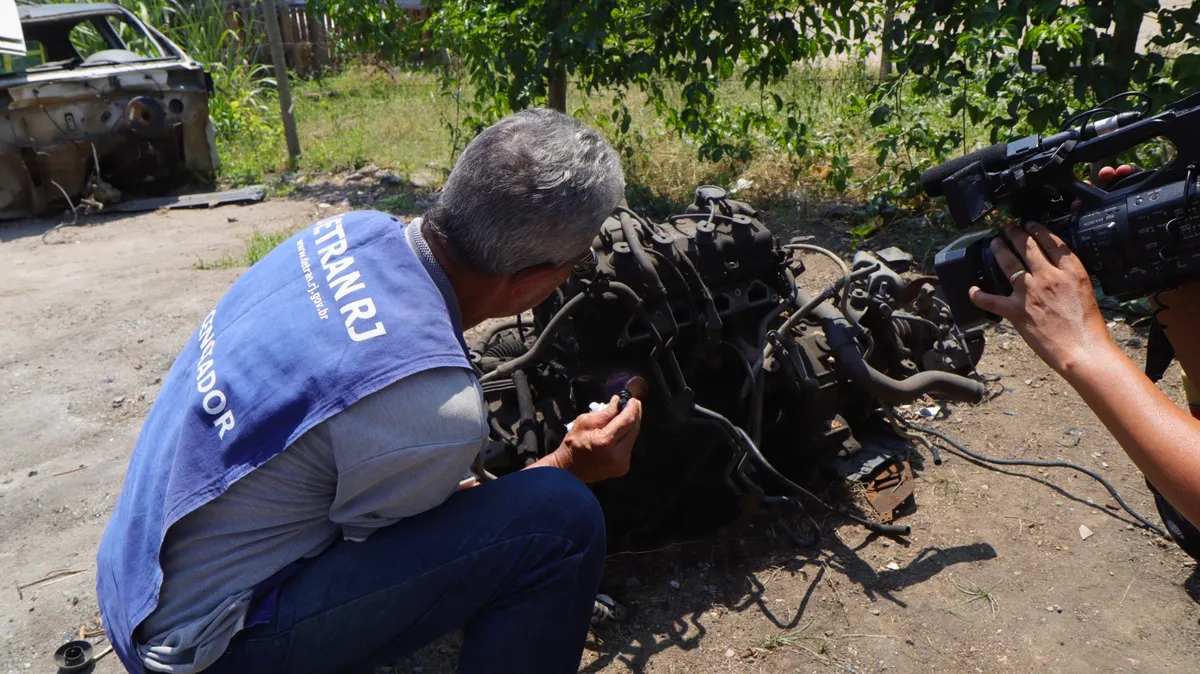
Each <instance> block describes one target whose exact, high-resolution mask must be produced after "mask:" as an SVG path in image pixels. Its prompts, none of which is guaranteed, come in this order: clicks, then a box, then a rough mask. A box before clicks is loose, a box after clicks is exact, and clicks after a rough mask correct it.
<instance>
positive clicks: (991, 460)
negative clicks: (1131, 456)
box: [899, 418, 1171, 540]
mask: <svg viewBox="0 0 1200 674" xmlns="http://www.w3.org/2000/svg"><path fill="white" fill-rule="evenodd" d="M899 423H901V424H902V425H904V426H906V427H907V428H909V429H911V430H914V431H917V432H918V433H924V434H926V435H931V436H933V437H935V438H937V439H939V440H941V441H942V442H944V443H946V445H947V446H946V447H943V448H942V449H945V450H946V451H949V452H951V453H953V454H957V455H958V456H959V457H961V458H963V459H966V460H968V461H973V462H975V463H979V464H994V465H997V466H1032V467H1036V468H1069V469H1071V470H1074V471H1077V472H1080V473H1083V474H1084V475H1087V476H1088V477H1090V478H1092V479H1093V480H1095V481H1097V482H1099V483H1100V484H1101V486H1103V487H1104V488H1105V489H1106V490H1108V493H1109V494H1111V495H1112V497H1113V499H1114V500H1115V501H1116V502H1117V505H1119V506H1121V509H1122V510H1124V511H1125V512H1126V513H1128V514H1129V515H1130V517H1133V518H1134V519H1135V520H1137V521H1138V522H1139V523H1140V524H1141V525H1142V526H1143V527H1145V528H1146V529H1149V530H1150V531H1153V532H1154V533H1156V534H1158V535H1159V536H1162V537H1163V538H1166V539H1168V540H1169V539H1170V538H1171V535H1170V534H1168V533H1167V532H1166V530H1165V529H1163V528H1162V527H1160V526H1158V525H1157V524H1154V523H1153V522H1151V521H1150V520H1148V519H1146V518H1145V517H1143V516H1142V515H1141V514H1139V513H1138V512H1137V511H1136V510H1134V509H1133V508H1132V507H1131V506H1130V505H1129V504H1128V503H1126V502H1125V499H1124V498H1121V493H1120V492H1118V491H1117V489H1116V487H1114V486H1112V483H1110V482H1109V481H1108V480H1106V479H1104V476H1102V475H1100V474H1099V473H1097V472H1096V471H1094V470H1091V469H1090V468H1085V467H1083V466H1080V465H1078V464H1074V463H1071V462H1069V461H1042V460H1037V459H997V458H995V457H990V456H984V455H983V454H979V453H977V452H973V451H971V450H969V449H967V448H966V447H965V446H963V444H962V443H960V442H958V441H956V440H954V439H952V438H950V437H949V436H947V435H946V434H945V433H942V432H941V431H938V430H936V429H933V428H927V427H925V426H918V425H916V424H914V423H912V422H910V421H908V420H907V419H903V418H899ZM925 444H926V447H931V446H933V444H932V443H928V442H926V443H925ZM935 463H939V462H937V461H935Z"/></svg>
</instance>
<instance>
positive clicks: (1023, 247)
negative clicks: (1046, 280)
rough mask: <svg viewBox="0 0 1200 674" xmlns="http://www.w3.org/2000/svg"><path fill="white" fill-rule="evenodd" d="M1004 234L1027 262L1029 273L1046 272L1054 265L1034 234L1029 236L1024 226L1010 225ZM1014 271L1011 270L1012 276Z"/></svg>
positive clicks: (1026, 266)
mask: <svg viewBox="0 0 1200 674" xmlns="http://www.w3.org/2000/svg"><path fill="white" fill-rule="evenodd" d="M1004 236H1005V237H1007V238H1008V241H1009V243H1011V244H1012V247H1013V250H1015V251H1017V255H1019V256H1020V257H1021V261H1022V262H1024V263H1025V268H1026V269H1028V270H1029V273H1031V274H1036V273H1038V272H1039V271H1042V272H1044V271H1046V270H1047V269H1049V268H1050V267H1052V266H1053V265H1052V264H1051V263H1050V261H1049V260H1047V259H1046V253H1045V252H1043V251H1042V247H1041V246H1039V245H1038V242H1037V241H1036V240H1034V238H1033V237H1032V236H1029V232H1026V231H1025V228H1024V227H1019V226H1013V227H1008V228H1006V229H1005V230H1004ZM1014 272H1015V270H1014ZM1012 273H1013V272H1010V273H1009V275H1010V276H1011V275H1012Z"/></svg>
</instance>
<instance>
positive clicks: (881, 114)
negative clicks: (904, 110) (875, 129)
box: [871, 105, 892, 126]
mask: <svg viewBox="0 0 1200 674" xmlns="http://www.w3.org/2000/svg"><path fill="white" fill-rule="evenodd" d="M891 120H892V106H890V105H880V106H879V107H877V108H875V110H874V111H873V112H871V126H883V125H884V124H887V123H888V122H890V121H891Z"/></svg>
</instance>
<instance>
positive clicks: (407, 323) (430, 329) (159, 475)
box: [96, 212, 470, 673]
mask: <svg viewBox="0 0 1200 674" xmlns="http://www.w3.org/2000/svg"><path fill="white" fill-rule="evenodd" d="M457 328H458V326H457V325H456V319H454V318H452V312H451V310H450V308H449V307H447V304H446V300H445V298H444V296H443V295H442V293H441V292H440V291H439V290H438V286H437V285H436V283H435V282H434V280H433V279H432V278H431V277H430V275H429V272H427V271H426V269H425V267H424V266H423V265H422V263H421V260H420V258H418V257H417V255H416V254H415V253H414V252H413V250H412V249H411V248H410V246H409V245H408V242H407V241H406V239H405V233H404V225H403V223H401V222H400V221H399V220H397V219H396V218H393V217H391V216H389V215H386V214H384V213H378V212H355V213H347V214H345V215H341V216H336V217H332V218H329V219H326V220H322V221H321V222H319V223H317V224H316V225H314V226H312V227H309V228H306V229H304V230H302V231H300V232H298V233H297V234H296V235H295V236H293V237H292V238H290V239H288V240H287V241H286V242H285V243H283V244H281V245H280V246H279V247H277V248H276V249H275V250H273V251H271V253H269V254H268V255H267V256H266V257H264V258H263V259H262V260H260V261H259V262H258V263H257V264H255V265H254V266H253V267H251V268H250V269H249V270H248V271H246V273H245V274H243V275H242V276H241V278H239V279H238V280H237V282H235V283H234V284H233V286H232V287H231V288H230V289H229V291H228V292H227V293H226V294H225V296H224V297H222V298H221V300H220V301H219V302H218V303H217V306H216V308H215V309H214V310H213V311H212V312H211V313H209V314H208V316H207V317H206V318H205V319H204V322H203V323H201V325H200V328H199V329H198V330H197V331H196V333H195V334H194V335H193V336H192V338H191V339H190V340H189V341H188V343H187V346H186V347H184V349H183V352H182V353H181V354H180V355H179V358H178V359H176V361H175V364H174V365H173V366H172V367H171V371H170V373H169V374H168V375H167V377H166V380H165V381H164V382H163V386H162V390H161V391H160V393H159V394H158V398H157V399H156V400H155V402H154V406H153V407H152V408H151V410H150V414H149V415H148V416H147V417H146V421H145V424H144V425H143V426H142V430H141V433H140V434H139V436H138V439H137V443H136V444H135V446H134V449H133V455H132V457H131V459H130V462H129V472H128V473H127V474H126V476H125V486H124V488H123V489H122V491H121V496H120V498H119V499H118V501H117V505H116V509H115V510H114V511H113V516H112V519H111V520H110V521H109V524H108V528H107V529H106V530H105V532H104V539H103V540H102V541H101V543H100V551H99V554H98V559H97V562H98V564H97V580H96V582H97V594H98V595H99V599H100V609H101V615H102V618H103V622H104V628H105V630H106V633H107V634H108V639H109V641H110V642H111V643H112V645H113V648H114V649H115V650H116V652H117V654H118V655H119V656H120V658H121V661H122V662H123V663H124V664H125V667H126V668H128V669H129V671H131V672H139V673H140V672H143V671H144V669H143V665H142V662H141V658H140V657H139V655H138V653H137V648H136V645H135V644H134V636H133V635H134V631H135V630H136V629H137V627H138V625H139V624H141V622H142V621H143V620H145V619H146V617H147V616H149V615H150V613H151V612H153V611H154V609H155V607H156V606H157V605H158V593H159V588H160V586H161V585H162V569H161V567H160V566H159V554H160V552H161V549H162V543H163V539H164V537H165V536H166V533H167V529H169V528H170V527H171V525H172V524H174V523H175V522H177V521H179V519H180V518H182V517H183V516H185V515H187V514H188V513H190V512H192V511H193V510H195V509H196V508H199V507H200V506H202V505H204V504H205V503H208V502H209V501H212V500H213V499H215V498H216V497H217V496H220V495H221V494H222V493H224V491H225V490H226V489H228V488H229V486H230V485H231V484H233V483H234V482H236V481H237V480H238V479H240V478H241V477H243V476H245V475H246V474H247V473H249V472H250V471H252V470H254V469H255V468H257V467H258V466H260V465H262V464H263V463H265V462H266V461H267V460H268V459H270V458H271V457H273V456H275V455H277V454H279V453H280V452H282V451H283V450H284V449H285V448H286V447H287V446H288V445H290V444H291V443H292V442H293V441H294V440H296V439H297V438H298V437H300V435H302V434H303V433H304V432H305V431H307V430H308V429H310V428H312V427H313V426H315V425H316V424H319V423H321V422H322V421H324V420H326V419H328V418H329V417H330V416H332V415H334V414H337V413H338V412H340V411H341V410H343V409H345V408H346V407H348V406H349V405H352V404H353V403H354V402H356V401H358V400H359V399H361V398H363V397H364V396H367V395H370V394H371V393H374V392H375V391H378V390H379V389H381V388H384V387H385V386H388V385H389V384H391V383H393V382H395V381H397V380H399V379H401V378H403V377H407V376H409V375H411V374H415V373H417V372H420V371H422V370H427V369H430V368H435V367H462V368H467V369H470V365H469V363H468V361H467V359H466V355H465V353H464V348H465V347H464V346H463V345H462V336H461V334H460V333H459V331H458V329H457Z"/></svg>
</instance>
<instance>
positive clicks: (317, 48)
mask: <svg viewBox="0 0 1200 674" xmlns="http://www.w3.org/2000/svg"><path fill="white" fill-rule="evenodd" d="M307 15H308V16H307V18H308V40H309V43H310V44H312V56H313V68H314V69H315V70H316V71H317V72H318V73H320V72H321V71H323V70H325V68H326V63H327V61H328V59H327V58H326V54H327V52H326V51H325V50H326V49H328V48H329V45H328V42H329V36H328V35H326V34H325V17H324V16H322V15H320V14H318V13H316V12H313V11H311V10H310V11H308V12H307Z"/></svg>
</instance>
